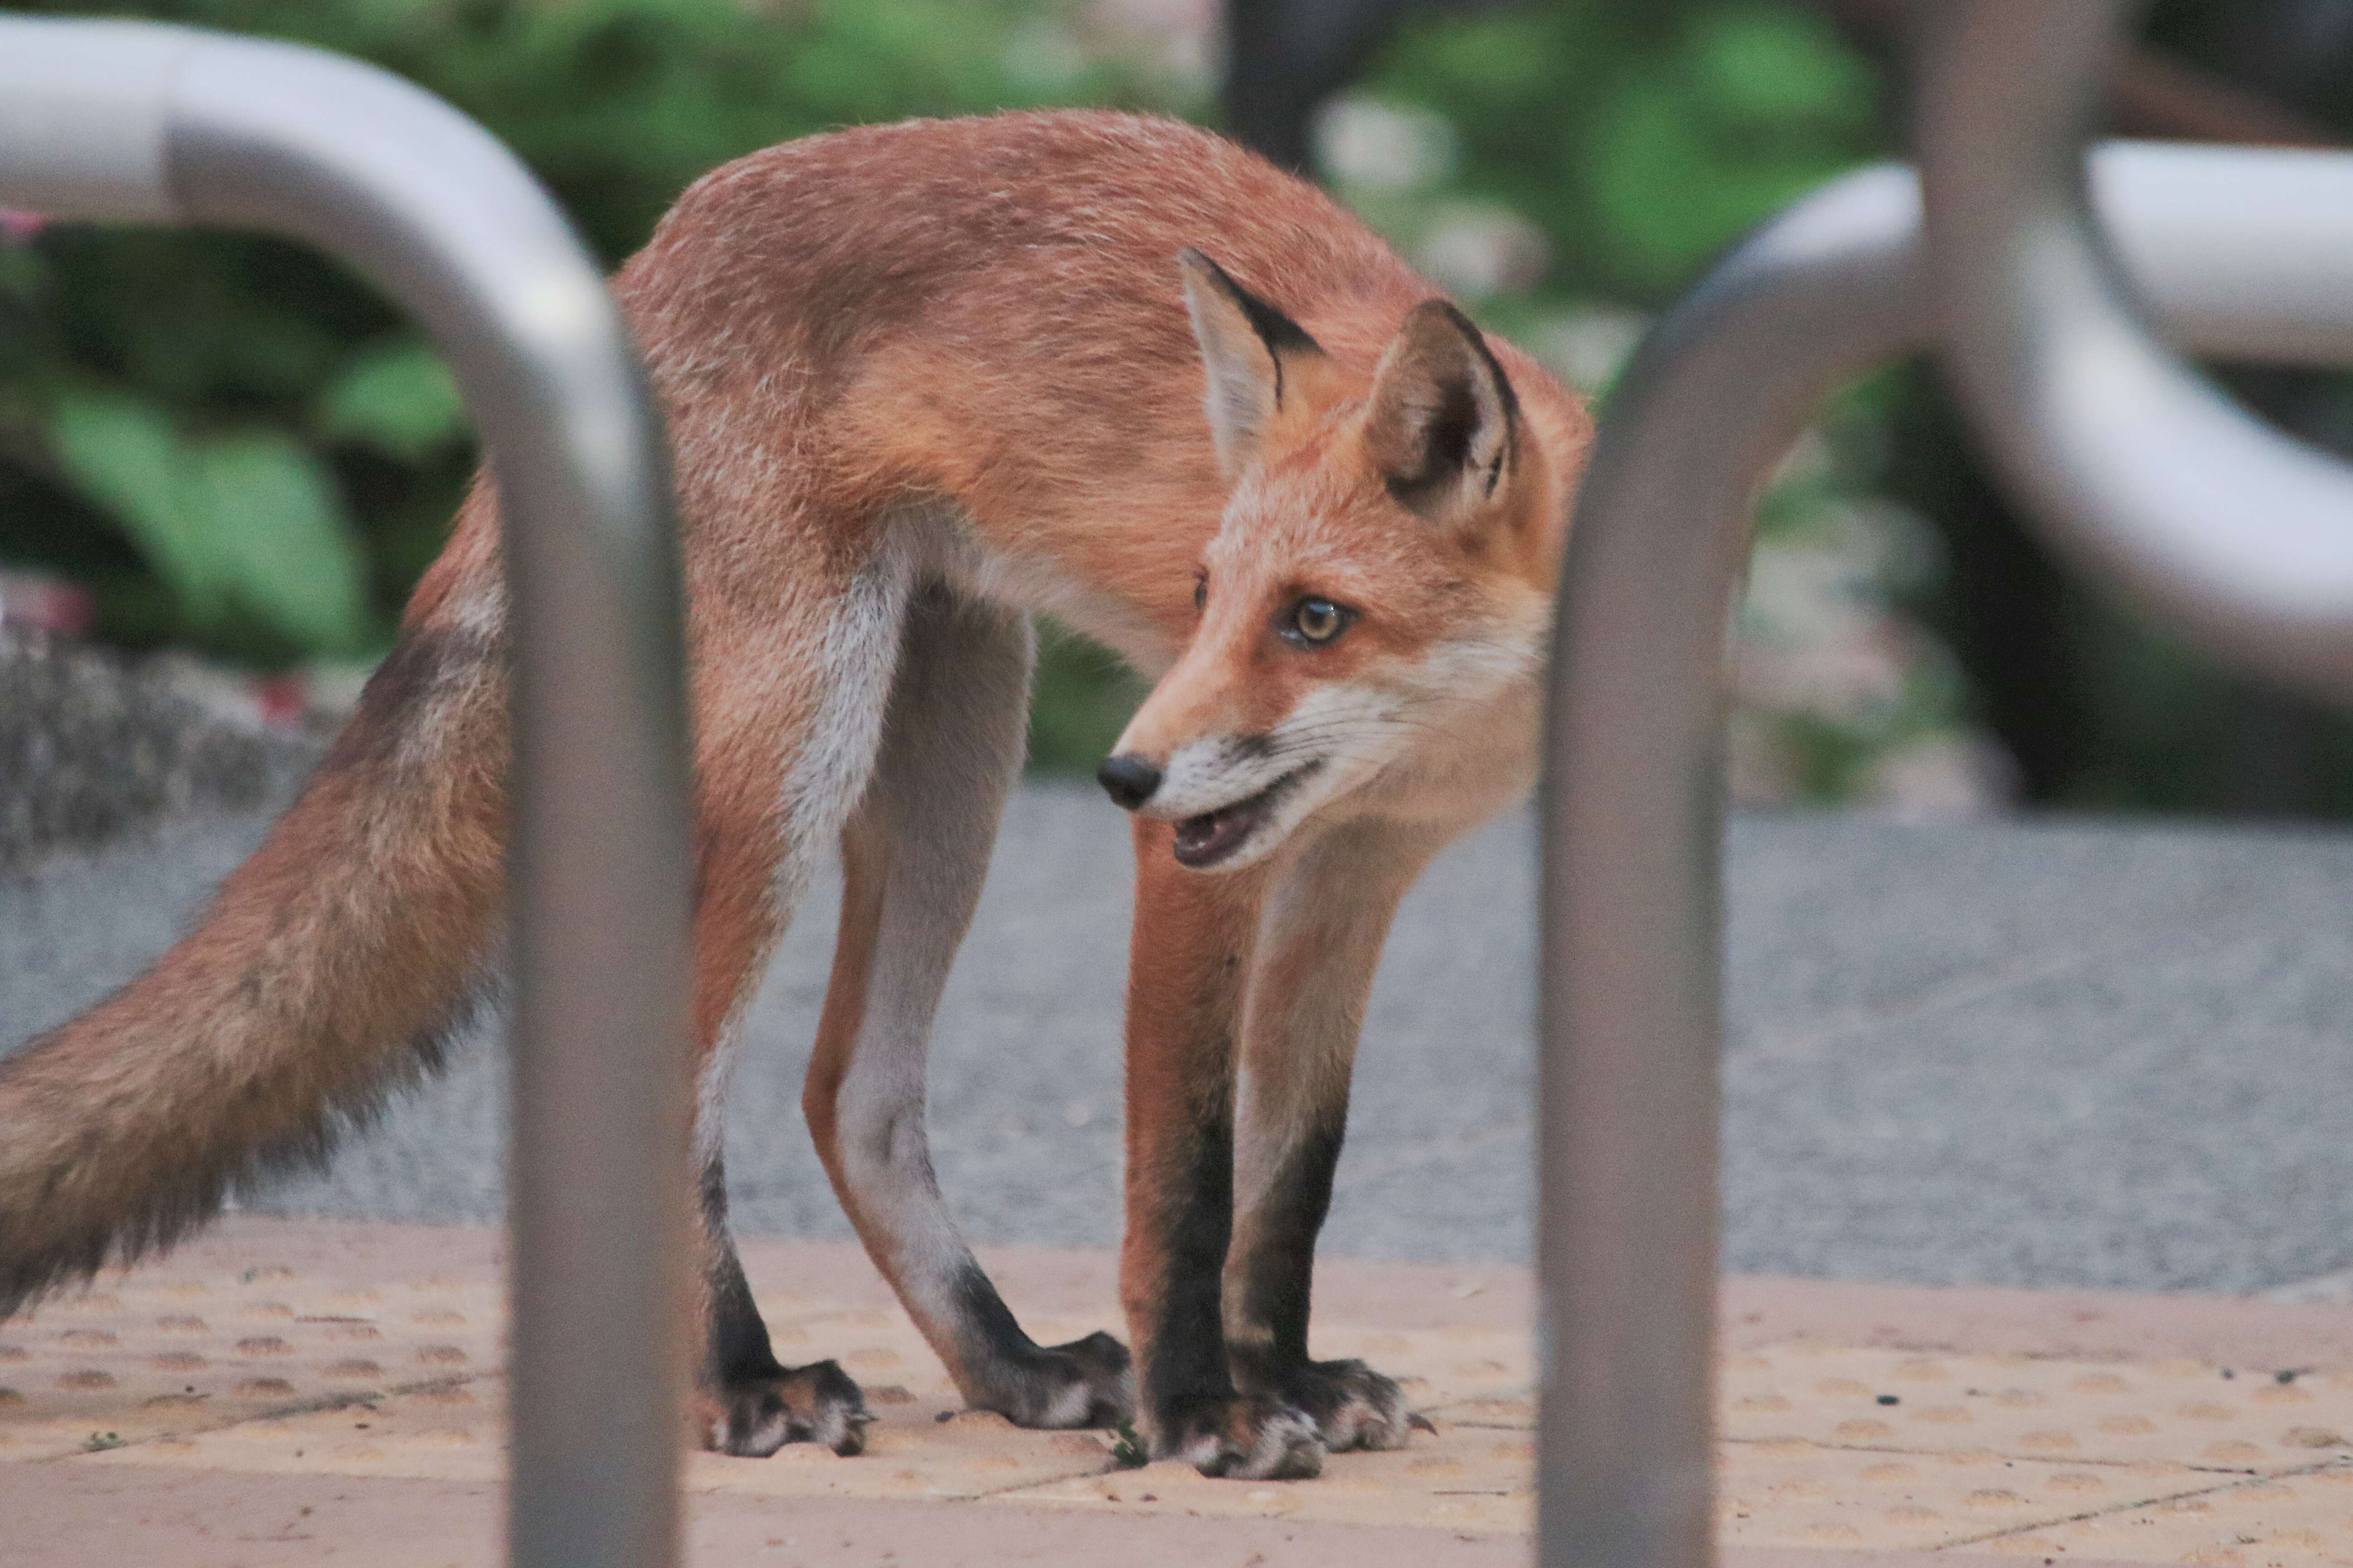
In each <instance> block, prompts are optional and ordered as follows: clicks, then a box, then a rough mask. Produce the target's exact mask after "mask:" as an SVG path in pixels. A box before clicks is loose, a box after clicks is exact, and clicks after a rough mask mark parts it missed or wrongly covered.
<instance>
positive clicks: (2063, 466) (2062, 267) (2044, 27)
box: [1919, 0, 2353, 702]
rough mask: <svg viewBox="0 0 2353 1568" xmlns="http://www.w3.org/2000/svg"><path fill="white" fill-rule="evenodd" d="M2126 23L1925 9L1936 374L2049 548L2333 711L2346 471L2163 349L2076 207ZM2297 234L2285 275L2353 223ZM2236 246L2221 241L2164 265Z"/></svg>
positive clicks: (2342, 646) (2344, 604)
mask: <svg viewBox="0 0 2353 1568" xmlns="http://www.w3.org/2000/svg"><path fill="white" fill-rule="evenodd" d="M2140 9H2141V0H2070V3H2069V4H2066V5H2052V4H2050V3H2049V0H1967V3H1963V4H1954V5H1945V6H1941V7H1935V8H1933V10H1934V13H1935V19H1934V25H1933V26H1932V29H1931V32H1930V37H1929V45H1930V47H1928V48H1927V50H1926V52H1925V55H1924V59H1925V62H1926V71H1925V75H1924V78H1923V80H1922V84H1921V94H1920V136H1919V143H1920V157H1921V168H1922V175H1923V179H1924V182H1925V185H1926V192H1927V205H1928V237H1929V241H1930V244H1929V256H1930V265H1931V267H1932V268H1933V269H1934V275H1935V280H1936V289H1937V295H1938V300H1939V303H1940V304H1941V306H1942V307H1943V310H1944V312H1945V321H1944V328H1945V331H1944V332H1943V334H1942V337H1943V341H1944V345H1945V353H1946V359H1947V364H1948V365H1949V367H1950V369H1951V370H1952V372H1953V374H1954V376H1955V377H1956V379H1957V382H1958V384H1959V385H1960V388H1961V390H1962V393H1963V396H1962V398H1961V405H1962V406H1963V408H1964V409H1965V410H1967V411H1968V415H1969V416H1970V419H1971V422H1972V423H1973V424H1974V425H1975V426H1976V427H1977V428H1978V431H1979V432H1980V433H1981V434H1983V435H1984V436H1985V437H1986V439H1987V441H1988V443H1989V446H1990V447H1991V448H1992V451H1993V453H1994V456H1995V457H1996V458H1997V459H1998V461H1999V463H2000V467H2001V468H2002V470H2003V472H2004V474H2005V475H2006V476H2007V477H2008V478H2009V479H2010V482H2011V483H2012V484H2013V485H2014V486H2015V487H2016V488H2017V489H2019V490H2020V491H2021V494H2023V495H2024V496H2025V497H2026V498H2027V499H2028V500H2030V501H2031V503H2032V508H2033V510H2034V511H2035V512H2036V513H2037V514H2039V519H2040V521H2042V525H2043V527H2044V528H2045V529H2046V531H2048V532H2049V533H2050V535H2051V538H2052V542H2053V543H2054V544H2056V545H2058V546H2060V547H2061V548H2063V550H2065V551H2066V552H2068V553H2070V554H2072V555H2073V556H2074V557H2075V558H2076V559H2077V560H2079V561H2080V562H2082V563H2084V564H2085V565H2086V566H2087V567H2089V568H2090V569H2091V570H2092V571H2093V572H2094V574H2096V575H2097V576H2099V577H2101V578H2103V579H2105V580H2108V581H2111V582H2113V583H2115V584H2116V585H2117V586H2119V587H2121V588H2123V589H2124V590H2126V592H2127V593H2128V594H2130V595H2132V596H2133V597H2135V598H2137V600H2139V601H2140V602H2141V603H2142V604H2143V605H2146V606H2147V607H2148V608H2149V609H2150V610H2151V611H2153V612H2154V613H2155V614H2157V615H2158V616H2160V617H2162V618H2164V619H2166V620H2168V621H2170V622H2172V623H2174V624H2176V625H2178V626H2181V627H2182V628H2183V629H2184V630H2185V631H2187V632H2189V634H2190V635H2192V636H2194V637H2198V638H2200V640H2201V641H2203V642H2205V643H2206V644H2207V645H2208V646H2209V647H2211V648H2213V649H2214V650H2215V651H2216V652H2218V653H2220V654H2221V655H2222V656H2224V657H2225V658H2231V659H2232V660H2234V661H2235V662H2238V663H2240V664H2242V665H2245V666H2247V667H2249V668H2253V669H2256V670H2259V671H2262V672H2264V673H2267V674H2269V675H2271V676H2272V677H2274V679H2282V680H2286V681H2291V682H2294V683H2295V684H2298V685H2301V686H2304V687H2306V688H2307V689H2311V690H2314V691H2316V692H2317V693H2320V694H2322V695H2325V696H2328V697H2332V698H2334V699H2335V700H2337V701H2339V702H2344V701H2347V700H2353V468H2348V466H2347V465H2346V464H2344V463H2343V462H2340V461H2339V460H2337V458H2331V457H2328V456H2327V455H2325V454H2323V453H2321V452H2319V451H2316V450H2315V449H2314V448H2312V447H2306V446H2304V445H2303V444H2301V443H2299V442H2296V441H2295V440H2292V439H2290V438H2289V437H2285V436H2283V435H2281V434H2280V433H2279V432H2277V431H2276V430H2274V429H2272V428H2271V427H2270V426H2265V425H2263V424H2262V423H2261V422H2259V421H2258V420H2256V419H2254V418H2253V416H2250V415H2249V414H2247V413H2246V411H2245V410H2243V409H2242V408H2241V407H2240V406H2239V405H2237V404H2236V403H2235V402H2233V401H2232V400H2231V399H2230V398H2229V397H2227V396H2225V395H2222V394H2221V393H2220V392H2219V391H2217V390H2216V389H2215V388H2214V386H2213V385H2212V384H2211V383H2209V382H2207V381H2206V380H2205V379H2204V378H2203V377H2201V376H2200V375H2198V374H2196V373H2194V372H2193V371H2191V370H2190V369H2189V367H2188V366H2186V365H2185V364H2183V363H2181V361H2180V360H2179V358H2177V357H2176V356H2175V355H2174V354H2173V353H2171V352H2169V351H2168V349H2166V348H2165V347H2164V345H2163V344H2162V343H2161V342H2159V341H2158V338H2157V337H2156V335H2155V334H2154V333H2153V332H2151V331H2149V330H2148V329H2147V327H2146V326H2144V325H2143V324H2142V322H2141V321H2140V319H2139V313H2138V310H2137V305H2136V303H2135V301H2134V300H2133V299H2132V289H2131V288H2130V285H2129V284H2128V283H2127V281H2126V279H2125V278H2124V277H2123V276H2122V275H2120V273H2119V270H2118V268H2116V265H2115V264H2114V262H2113V261H2112V259H2111V258H2110V256H2109V253H2108V249H2107V247H2106V246H2105V244H2104V243H2103V241H2102V238H2101V236H2100V232H2099V228H2098V226H2096V225H2095V224H2094V222H2093V221H2092V215H2091V212H2090V209H2089V206H2088V204H2087V203H2086V202H2085V201H2084V195H2083V192H2084V173H2083V170H2084V155H2083V148H2084V127H2085V125H2086V123H2087V122H2088V121H2090V119H2091V118H2092V116H2093V114H2094V111H2095V110H2097V108H2098V105H2099V102H2100V100H2101V95H2102V90H2103V89H2104V87H2105V74H2106V73H2105V68H2106V65H2107V61H2108V58H2109V57H2110V55H2111V54H2112V53H2113V52H2114V47H2115V45H2116V40H2117V38H2118V37H2119V35H2120V33H2121V30H2122V28H2123V26H2124V24H2125V23H2126V21H2128V20H2129V19H2130V18H2131V17H2132V16H2134V15H2135V14H2136V13H2137V11H2138V10H2140ZM2250 195H2251V196H2252V195H2253V193H2250ZM2316 216H2319V221H2318V222H2317V223H2316V226H2315V231H2314V232H2313V233H2312V234H2310V235H2309V236H2308V237H2306V241H2305V244H2304V246H2303V247H2302V251H2303V254H2304V255H2305V256H2306V257H2307V258H2315V259H2319V258H2342V257H2344V256H2345V255H2346V254H2347V246H2348V240H2353V235H2348V223H2353V216H2348V214H2347V213H2346V212H2345V210H2344V209H2343V208H2341V207H2340V208H2337V209H2336V210H2335V211H2333V212H2330V213H2327V214H2326V215H2316ZM2245 243H2246V237H2245V236H2244V235H2242V234H2239V233H2236V232H2234V231H2233V229H2232V227H2230V226H2223V227H2221V228H2218V230H2217V231H2216V232H2214V233H2212V234H2210V235H2207V236H2205V237H2202V239H2200V241H2198V242H2196V243H2195V244H2194V246H2192V247H2185V253H2186V254H2188V255H2192V256H2195V257H2199V258H2213V257H2215V256H2216V255H2217V253H2218V252H2219V251H2220V250H2221V248H2222V247H2235V246H2243V245H2244V244H2245ZM2339 286H2340V287H2341V280H2340V283H2339Z"/></svg>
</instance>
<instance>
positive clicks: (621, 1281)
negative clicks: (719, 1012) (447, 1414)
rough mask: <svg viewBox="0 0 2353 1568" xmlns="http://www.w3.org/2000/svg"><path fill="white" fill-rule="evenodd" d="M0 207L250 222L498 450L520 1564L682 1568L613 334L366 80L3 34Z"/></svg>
mask: <svg viewBox="0 0 2353 1568" xmlns="http://www.w3.org/2000/svg"><path fill="white" fill-rule="evenodd" d="M0 204H5V205H15V206H24V207H30V208H34V209H36V210H39V211H43V212H47V213H49V214H52V215H54V216H60V217H69V218H71V217H88V218H128V219H134V220H139V221H144V222H151V223H166V224H202V225H210V226H237V227H243V228H259V229H266V230H269V231H271V232H274V233H277V234H280V235H286V236H289V237H294V238H298V239H301V240H306V241H308V242H310V243H311V244H314V245H317V246H319V247H322V248H323V249H326V250H329V251H332V252H333V253H334V254H336V255H337V256H340V257H342V258H345V259H346V260H348V261H350V262H351V263H352V264H353V266H355V267H357V268H359V269H360V270H361V271H362V272H364V273H365V274H366V275H367V276H368V277H370V278H371V279H374V280H375V282H376V283H378V284H379V285H381V286H382V287H383V288H384V289H386V290H387V291H388V292H389V293H390V294H391V295H392V296H393V297H394V298H395V299H396V300H399V301H400V302H401V303H402V304H403V305H405V306H406V308H407V309H409V310H411V311H413V312H414V313H415V314H416V315H417V318H418V319H419V320H421V321H423V322H424V323H425V324H426V326H427V328H428V329H429V330H430V331H431V332H432V334H433V337H434V339H435V341H436V342H438V344H439V345H440V347H441V349H442V350H443V352H444V353H447V354H448V357H449V360H450V362H451V363H452V365H453V366H454V367H455V369H456V371H457V374H458V379H459V384H461V386H462V387H463V388H464V390H465V393H466V396H467V401H468V403H469V404H470V405H471V407H472V409H473V411H474V415H475V417H476V419H477V421H478V422H479V424H480V428H481V431H482V434H483V436H484V437H485V438H486V440H487V442H488V445H489V447H490V454H491V469H492V472H493V474H494V475H495V477H496V479H497V482H498V487H499V493H500V498H501V515H502V518H503V522H504V545H505V551H506V566H507V577H508V587H509V595H510V607H509V615H510V618H511V620H512V657H513V660H514V672H513V679H514V688H513V689H514V721H515V731H516V735H515V740H516V750H515V756H516V768H515V777H514V781H513V788H512V792H511V797H510V798H511V803H512V825H513V826H512V863H511V865H512V869H511V872H510V891H511V897H512V904H513V920H514V953H513V973H514V982H515V990H516V1017H515V1058H516V1065H515V1076H516V1092H515V1142H514V1151H513V1159H512V1165H511V1175H510V1181H511V1184H512V1187H511V1190H512V1204H511V1207H512V1216H513V1222H514V1243H513V1253H512V1281H513V1283H512V1289H513V1297H514V1350H513V1356H512V1394H513V1409H514V1415H513V1423H514V1442H513V1472H512V1482H511V1485H510V1505H509V1531H510V1539H511V1546H512V1553H513V1559H514V1561H516V1562H517V1563H527V1564H533V1565H544V1568H603V1565H607V1564H610V1565H614V1568H619V1565H622V1564H628V1565H631V1568H656V1565H660V1564H666V1563H671V1562H673V1561H674V1560H675V1558H676V1555H677V1535H678V1501H677V1470H678V1451H679V1439H680V1428H679V1424H678V1416H679V1403H678V1400H679V1394H680V1393H681V1384H682V1380H683V1375H684V1370H685V1360H684V1339H683V1333H682V1328H683V1325H682V1324H681V1314H680V1310H679V1309H680V1307H681V1301H680V1283H681V1279H682V1278H683V1275H684V1265H683V1251H684V1246H683V1233H684V1220H685V1217H686V1209H685V1194H686V1191H687V1185H686V1181H685V1171H686V1163H687V1120H688V1104H689V1097H688V1090H687V1085H686V1081H685V1079H686V1050H685V1044H686V976H687V952H688V950H687V935H686V917H687V906H688V887H689V884H688V876H689V873H688V868H687V854H688V827H687V794H686V743H685V697H684V690H685V688H684V678H683V667H682V656H681V636H680V586H679V570H678V562H677V554H676V540H675V528H674V523H673V519H672V515H671V504H670V485H669V476H668V471H667V458H666V449H665V447H664V444H663V441H662V437H661V433H660V427H659V420H658V418H657V416H656V413H655V409H654V405H653V402H652V399H651V397H650V395H649V390H648V387H647V385H646V383H645V381H644V378H643V374H642V372H641V370H640V368H639V366H638V360H637V356H636V353H635V351H634V349H633V347H632V345H631V343H630V341H629V338H628V332H627V331H626V329H625V328H624V326H623V324H622V322H621V321H620V318H619V315H618V313H617V311H616V310H614V308H613V305H612V302H611V300H610V298H609V297H608V296H607V293H606V291H605V289H604V285H603V282H602V279H600V277H599V275H598V272H597V269H596V266H595V265H594V263H593V262H592V261H591V259H590V258H589V257H588V255H587V254H586V251H585V250H583V248H582V247H581V246H580V244H579V242H578V241H577V240H576V239H575V237H574V236H573V234H572V232H571V230H570V228H569V227H568V226H567V225H566V224H565V221H564V219H563V217H562V216H561V215H560V214H559V213H558V212H557V210H556V208H555V206H554V203H553V202H551V201H550V200H549V198H548V197H547V195H546V194H545V193H544V192H543V191H542V190H541V189H540V188H539V186H538V184H536V183H535V182H534V181H533V179H532V178H531V176H530V175H529V174H528V173H527V172H525V171H524V170H523V168H522V165H520V164H519V163H516V162H515V160H514V159H513V158H512V156H511V155H510V154H509V153H506V151H505V150H504V149H503V148H501V147H500V146H499V144H498V143H497V142H494V141H492V140H491V137H490V136H489V135H487V134H486V133H485V132H482V131H481V130H480V128H479V127H478V126H476V125H475V124H474V123H473V122H472V121H469V120H467V119H466V118H465V117H464V116H462V115H460V114H459V113H458V112H457V111H456V110H452V109H450V108H448V106H447V105H445V104H443V103H441V102H440V101H439V100H436V99H434V98H432V97H430V96H428V95H427V94H426V93H424V92H421V91H419V90H417V89H415V88H413V87H410V86H408V85H407V84H406V83H404V82H402V81H400V80H398V79H396V78H394V77H391V76H388V75H386V74H385V73H383V72H381V71H377V70H374V69H372V68H367V67H364V66H361V65H358V64H356V63H354V62H353V61H349V60H345V59H342V58H336V57H333V56H330V55H325V54H321V53H318V52H316V51H313V50H308V49H300V48H294V47H287V46H284V45H278V44H266V43H256V42H250V41H244V40H238V39H232V38H226V37H217V36H213V35H206V34H202V33H195V32H189V31H185V30H181V29H176V28H168V27H162V26H150V25H146V24H136V23H101V22H68V21H35V20H26V19H21V18H13V19H0Z"/></svg>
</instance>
